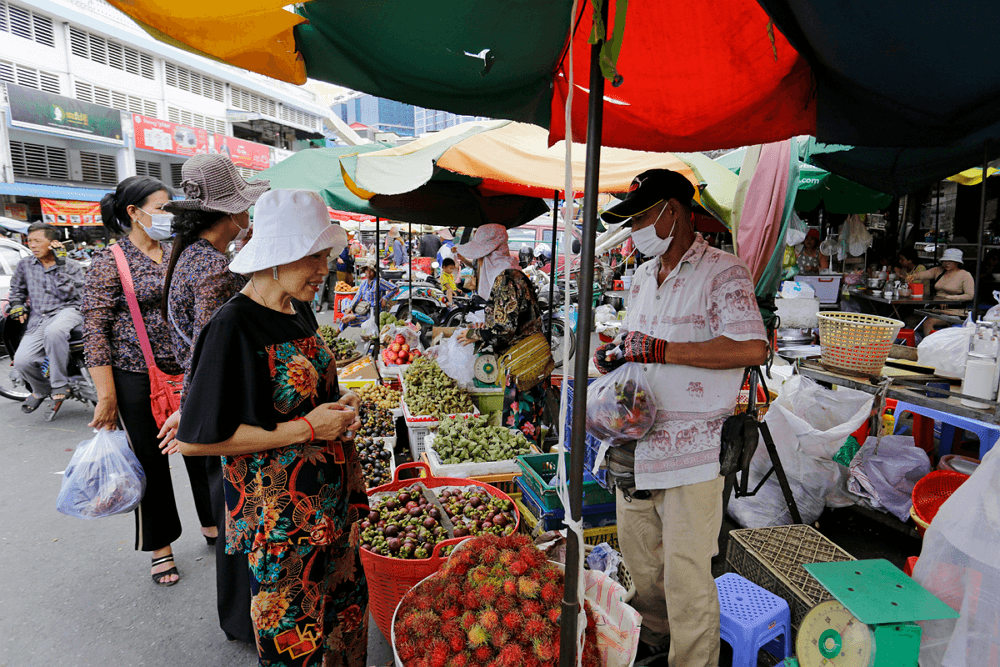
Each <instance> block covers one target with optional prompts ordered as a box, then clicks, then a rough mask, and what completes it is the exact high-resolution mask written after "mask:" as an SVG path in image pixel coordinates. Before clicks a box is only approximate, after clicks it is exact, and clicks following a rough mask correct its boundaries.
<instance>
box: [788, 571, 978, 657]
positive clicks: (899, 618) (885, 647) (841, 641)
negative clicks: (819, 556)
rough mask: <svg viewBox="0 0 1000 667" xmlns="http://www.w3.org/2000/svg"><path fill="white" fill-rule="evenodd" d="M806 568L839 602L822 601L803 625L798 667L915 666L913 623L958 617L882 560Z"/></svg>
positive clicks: (916, 651)
mask: <svg viewBox="0 0 1000 667" xmlns="http://www.w3.org/2000/svg"><path fill="white" fill-rule="evenodd" d="M802 567H804V568H805V569H806V571H807V572H809V574H811V575H812V576H813V577H815V579H816V581H818V582H819V583H820V584H822V585H823V586H824V587H825V588H826V589H827V590H828V591H830V593H831V594H832V595H833V597H835V598H836V600H827V601H826V602H821V603H820V604H818V605H817V606H815V607H813V608H812V609H811V610H810V611H809V613H808V614H806V616H805V618H804V619H803V620H802V624H801V625H800V626H799V634H798V637H797V639H796V641H795V653H796V657H797V658H798V664H799V665H800V667H917V659H918V658H919V656H920V632H921V630H920V626H919V625H917V624H916V623H915V622H914V621H932V620H937V619H944V618H958V616H959V614H958V613H957V612H956V611H955V610H954V609H952V608H951V607H949V606H948V605H946V604H945V603H943V602H941V601H940V600H939V599H937V598H936V597H934V596H933V595H931V594H930V593H928V592H927V590H926V589H924V587H923V586H921V585H920V584H918V583H917V582H916V581H914V580H913V579H911V578H910V577H908V576H906V575H905V574H904V573H903V572H902V571H901V570H900V569H899V568H897V567H896V566H894V565H893V564H892V563H890V562H889V561H887V560H884V559H878V560H854V561H843V562H837V563H812V564H809V565H803V566H802ZM786 664H787V661H786ZM792 664H794V663H792Z"/></svg>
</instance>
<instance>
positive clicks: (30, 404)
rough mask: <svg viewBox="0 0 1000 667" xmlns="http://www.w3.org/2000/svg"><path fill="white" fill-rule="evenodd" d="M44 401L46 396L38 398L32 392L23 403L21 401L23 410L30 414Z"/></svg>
mask: <svg viewBox="0 0 1000 667" xmlns="http://www.w3.org/2000/svg"><path fill="white" fill-rule="evenodd" d="M44 402H45V397H44V396H43V397H41V398H38V397H37V396H35V395H34V394H31V395H29V396H28V398H26V399H24V402H23V403H21V412H23V413H24V414H26V415H30V414H31V413H32V412H34V411H35V410H37V409H38V408H39V406H41V404H42V403H44Z"/></svg>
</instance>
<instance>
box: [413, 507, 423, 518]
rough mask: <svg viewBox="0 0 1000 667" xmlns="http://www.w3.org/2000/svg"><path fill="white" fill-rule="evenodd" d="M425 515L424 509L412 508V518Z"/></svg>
mask: <svg viewBox="0 0 1000 667" xmlns="http://www.w3.org/2000/svg"><path fill="white" fill-rule="evenodd" d="M423 513H424V511H423V510H422V509H420V508H419V507H411V508H410V516H420V515H421V514H423Z"/></svg>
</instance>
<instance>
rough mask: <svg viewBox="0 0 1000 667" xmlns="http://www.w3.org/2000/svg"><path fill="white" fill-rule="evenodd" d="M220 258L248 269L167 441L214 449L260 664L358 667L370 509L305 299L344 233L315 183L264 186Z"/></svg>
mask: <svg viewBox="0 0 1000 667" xmlns="http://www.w3.org/2000/svg"><path fill="white" fill-rule="evenodd" d="M255 216H256V219H255V233H254V238H253V239H252V240H251V241H250V242H249V243H247V245H246V247H244V248H243V250H241V251H240V253H239V255H237V256H236V259H235V260H233V262H232V263H231V264H230V265H229V266H230V268H231V269H232V270H233V271H238V272H240V273H242V274H244V275H247V276H250V282H249V284H248V285H247V286H246V287H244V288H243V290H242V291H241V292H240V293H239V294H238V295H236V296H235V297H233V298H232V299H230V300H229V301H228V302H226V304H225V305H223V306H222V307H221V308H220V309H219V310H218V312H216V314H215V316H213V317H212V319H211V320H210V321H209V322H208V324H207V325H206V326H205V328H204V329H203V330H202V333H201V336H199V338H198V342H197V343H196V344H195V349H194V355H193V357H192V360H191V385H190V392H189V394H188V399H187V400H188V401H189V402H193V403H194V404H196V405H197V406H198V408H197V409H187V408H185V409H184V410H182V412H181V423H180V430H179V431H178V433H177V439H178V440H179V441H180V448H181V451H182V452H184V453H185V454H194V455H213V456H222V457H223V461H222V464H223V468H224V476H223V483H224V487H225V495H226V531H225V535H226V546H227V551H228V553H241V554H246V560H247V565H248V572H249V577H250V594H251V596H252V599H251V605H250V615H251V617H252V619H253V625H254V630H255V631H256V635H257V651H258V654H259V663H260V665H273V666H277V665H284V666H285V667H319V665H325V667H342V666H348V667H364V666H365V665H366V664H367V661H366V657H367V648H368V587H367V583H366V581H365V576H364V571H363V569H362V567H361V561H360V555H359V553H358V546H359V542H358V539H359V532H358V525H357V522H358V521H359V517H360V516H361V515H362V514H363V515H364V516H367V514H368V507H367V505H368V498H367V495H366V494H365V484H364V479H363V477H362V473H361V464H360V461H359V459H358V454H357V450H356V449H355V447H354V441H353V439H352V434H351V432H352V431H354V430H356V429H358V428H360V427H361V424H360V422H358V421H357V413H356V410H357V407H358V405H359V402H360V401H359V399H358V397H357V396H356V395H354V394H351V393H347V394H345V395H341V393H340V389H339V386H338V384H337V364H336V361H335V360H334V358H333V353H332V352H331V351H330V348H329V347H328V346H327V344H326V343H325V342H324V341H323V338H322V337H321V336H320V335H319V332H318V326H319V325H318V324H317V322H316V316H315V314H314V313H313V312H312V310H311V309H310V307H309V304H310V302H311V301H312V299H313V297H314V296H315V295H316V293H317V292H318V291H319V288H320V286H321V285H322V284H323V280H324V279H325V278H326V275H327V273H328V271H329V270H328V268H327V264H326V261H327V256H328V255H329V254H330V253H331V252H335V253H338V254H339V253H340V251H341V249H342V248H343V247H344V245H346V244H347V235H346V234H345V233H344V231H343V230H342V229H340V228H339V227H338V226H336V225H331V224H330V219H329V214H328V213H327V209H326V203H325V202H324V201H323V200H322V199H321V198H320V197H319V195H318V194H316V193H315V192H308V191H305V190H273V191H271V192H267V193H265V194H264V195H263V196H262V197H261V198H260V201H259V202H257V206H256V214H255Z"/></svg>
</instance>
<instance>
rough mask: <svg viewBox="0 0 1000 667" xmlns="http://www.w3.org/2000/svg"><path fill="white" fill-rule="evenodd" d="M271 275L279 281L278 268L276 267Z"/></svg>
mask: <svg viewBox="0 0 1000 667" xmlns="http://www.w3.org/2000/svg"><path fill="white" fill-rule="evenodd" d="M271 275H272V276H274V279H275V280H277V279H278V267H276V266H275V267H273V268H272V269H271Z"/></svg>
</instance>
